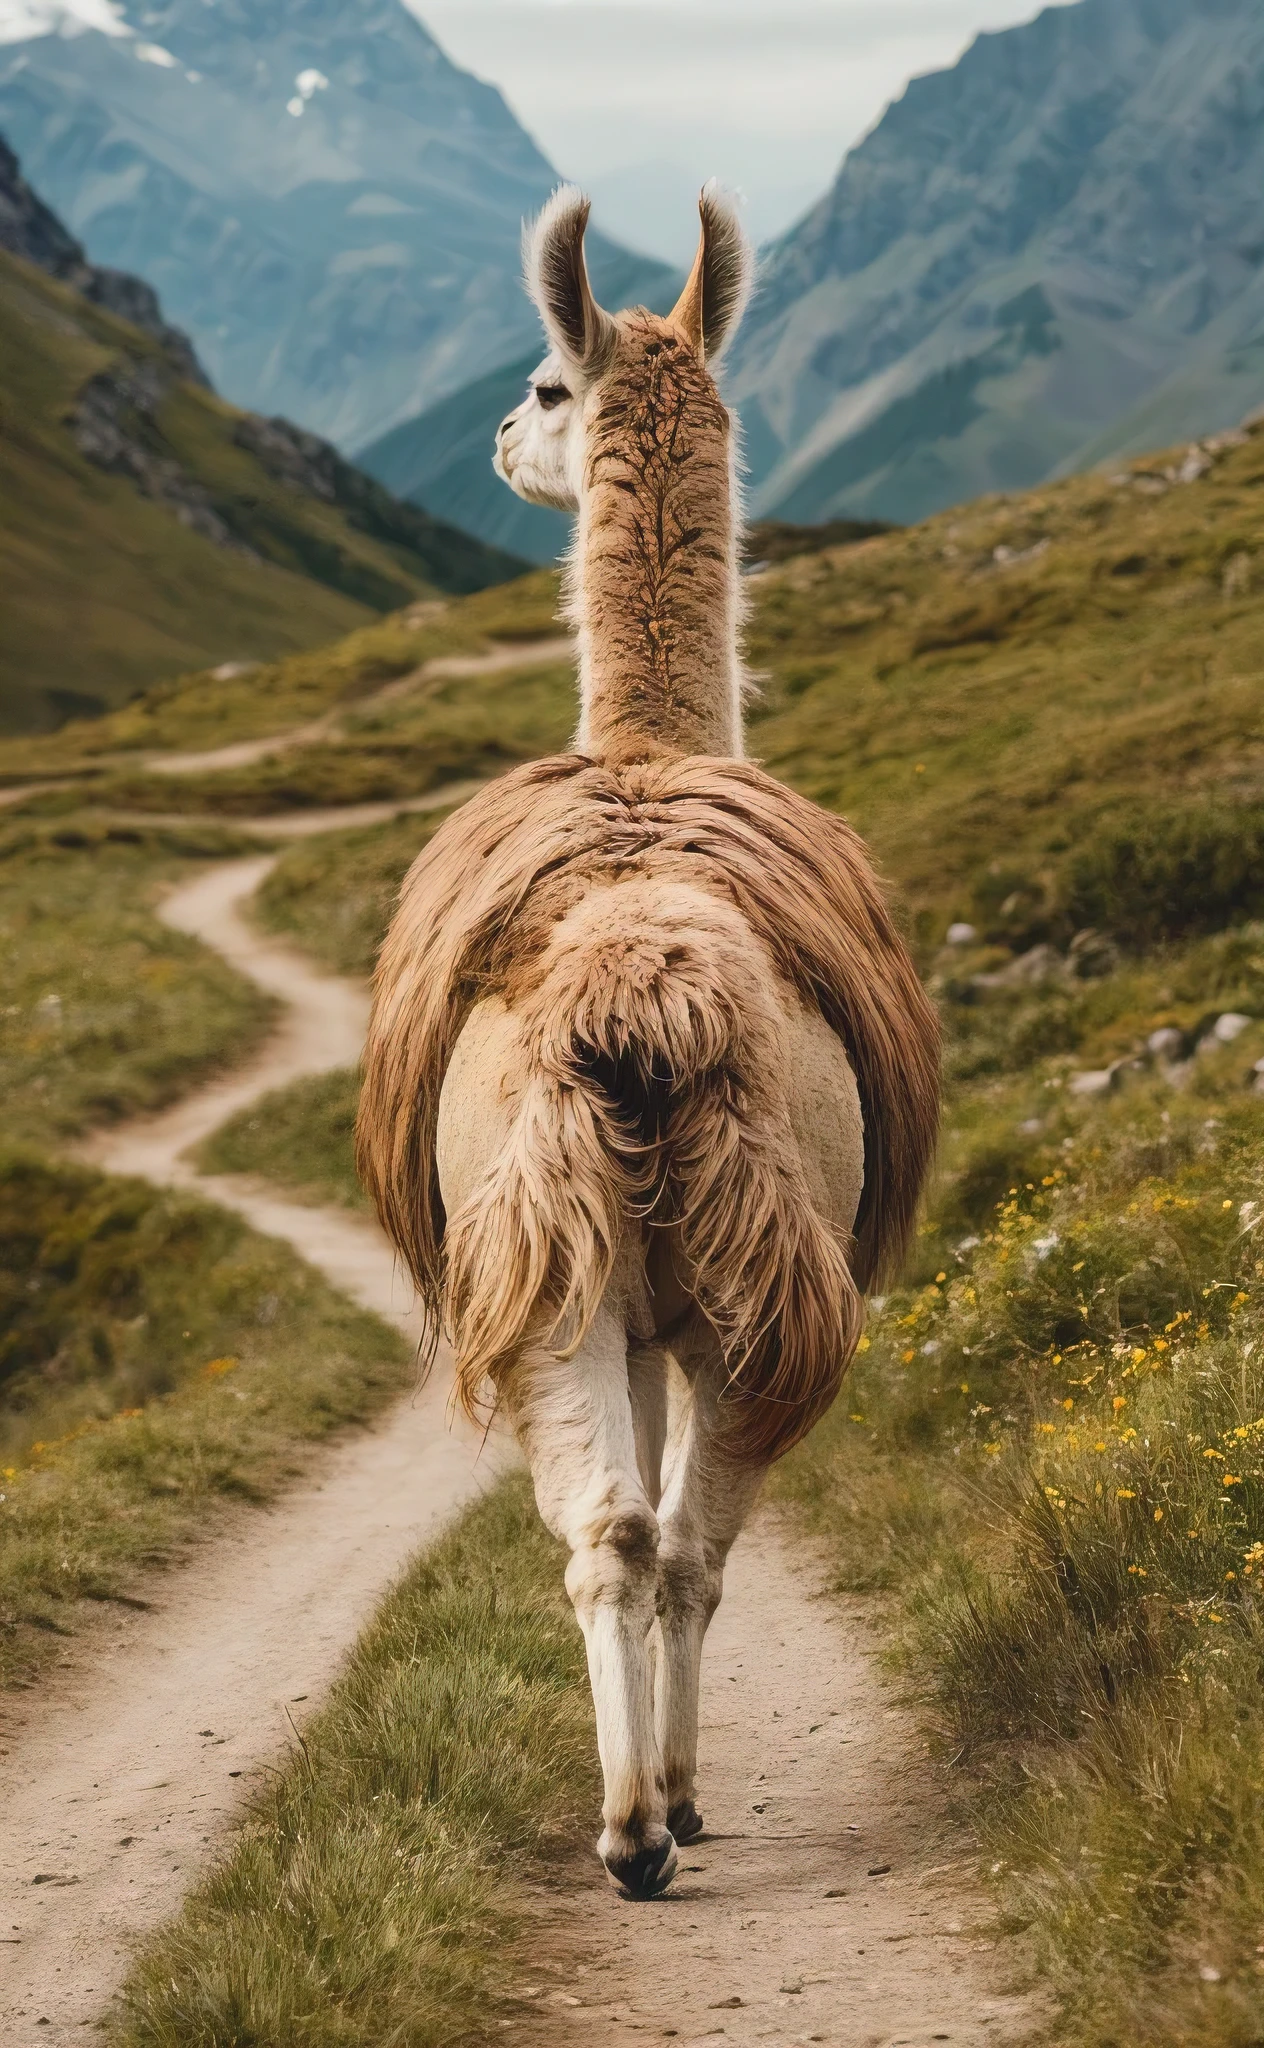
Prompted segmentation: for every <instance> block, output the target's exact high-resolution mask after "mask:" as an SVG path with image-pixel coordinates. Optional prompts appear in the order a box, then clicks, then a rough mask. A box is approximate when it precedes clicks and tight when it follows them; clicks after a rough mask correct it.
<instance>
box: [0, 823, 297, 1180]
mask: <svg viewBox="0 0 1264 2048" xmlns="http://www.w3.org/2000/svg"><path fill="white" fill-rule="evenodd" d="M234 844H235V842H234V840H233V838H232V836H231V834H229V833H226V832H225V831H224V829H223V827H221V826H215V825H211V826H209V827H208V826H203V827H201V828H200V829H199V828H197V827H195V828H193V829H192V830H176V829H172V830H167V829H164V828H159V827H154V828H151V829H148V830H143V831H139V830H133V829H131V828H127V827H120V826H111V825H110V824H108V823H106V822H104V821H101V820H99V819H94V818H93V817H92V816H91V815H90V814H84V815H82V816H81V817H80V818H79V819H77V820H75V821H73V822H67V823H66V824H64V825H62V826H49V827H46V828H42V827H39V826H32V825H27V824H23V823H22V822H21V821H19V820H17V819H13V818H11V819H10V820H9V822H8V824H7V825H3V824H0V935H2V936H3V941H4V953H5V1000H4V1004H3V1007H2V1008H0V1095H2V1096H3V1099H4V1103H5V1119H4V1123H5V1134H6V1136H7V1137H8V1138H10V1139H14V1138H22V1139H26V1140H30V1141H34V1142H38V1143H48V1142H52V1141H57V1140H61V1139H64V1138H67V1137H71V1136H74V1135H75V1134H76V1133H78V1132H80V1131H82V1130H84V1129H85V1128H86V1127H87V1126H88V1125H89V1124H92V1123H99V1122H105V1121H110V1120H112V1119H114V1118H117V1117H120V1116H125V1115H129V1114H132V1113H134V1112H135V1111H137V1110H141V1109H154V1108H157V1107H158V1106H159V1105H160V1104H162V1103H164V1102H167V1101H170V1100H172V1099H173V1098H174V1097H175V1096H176V1095H178V1094H180V1093H181V1092H182V1091H183V1090H185V1089H187V1088H189V1087H191V1086H192V1085H193V1084H194V1083H195V1082H197V1081H198V1080H200V1079H201V1078H203V1077H204V1076H205V1075H207V1074H208V1073H210V1072H212V1071H213V1070H214V1069H215V1068H216V1067H219V1066H223V1065H227V1064H229V1063H231V1062H232V1061H234V1060H237V1059H240V1058H241V1057H243V1056H244V1054H245V1053H246V1052H248V1051H249V1049H250V1047H251V1046H252V1045H253V1044H254V1043H255V1041H256V1040H257V1039H258V1037H259V1036H260V1034H261V1033H262V1032H263V1031H264V1030H265V1029H266V1027H267V1024H268V1021H269V1019H270V1017H271V1015H272V1009H271V1005H270V1004H269V1001H268V999H267V997H266V996H264V995H263V994H262V993H261V992H260V991H259V990H258V989H256V988H255V986H254V984H253V983H252V982H248V981H245V980H243V979H242V978H241V976H239V975H237V974H235V973H234V972H233V971H232V969H231V968H229V967H227V966H225V965H224V963H223V962H222V961H221V960H220V959H219V958H218V956H217V955H215V954H213V953H210V952H208V951H207V950H206V949H205V948H204V947H202V946H199V945H198V944H197V942H196V941H195V940H193V939H189V938H186V937H185V936H184V934H183V933H180V932H175V931H170V930H168V928H167V926H166V925H163V924H160V923H159V921H158V919H157V918H156V917H155V916H154V914H153V908H152V905H153V903H154V900H155V898H156V897H157V895H158V894H159V893H160V892H161V890H162V889H163V888H164V886H166V885H167V884H169V883H170V882H172V881H174V880H177V879H178V878H180V877H181V876H185V875H188V874H190V873H192V872H194V864H195V862H196V861H197V860H198V859H199V858H202V859H205V858H206V857H207V856H208V855H214V854H216V853H221V854H222V853H226V852H231V851H233V850H234Z"/></svg>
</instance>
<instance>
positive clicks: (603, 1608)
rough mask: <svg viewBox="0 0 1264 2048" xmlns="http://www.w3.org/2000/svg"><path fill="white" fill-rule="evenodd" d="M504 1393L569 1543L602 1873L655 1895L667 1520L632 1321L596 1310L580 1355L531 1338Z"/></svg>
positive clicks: (666, 1848)
mask: <svg viewBox="0 0 1264 2048" xmlns="http://www.w3.org/2000/svg"><path fill="white" fill-rule="evenodd" d="M502 1392H503V1395H504V1399H505V1404H506V1406H507V1408H508V1410H509V1413H510V1415H511V1417H512V1420H513V1424H514V1427H515V1429H516V1431H517V1433H518V1437H519V1440H520V1442H521V1444H522V1447H523V1449H524V1451H525V1452H526V1456H527V1461H528V1463H529V1464H530V1467H531V1476H532V1479H533V1481H534V1483H535V1493H536V1500H537V1501H538V1503H539V1507H540V1513H541V1515H542V1516H543V1517H544V1520H545V1521H546V1523H547V1524H548V1526H549V1528H550V1529H552V1530H553V1532H554V1534H555V1535H557V1536H559V1537H560V1538H561V1539H562V1541H563V1542H565V1543H566V1544H567V1545H568V1547H569V1549H570V1553H571V1556H570V1563H569V1565H568V1567H567V1571H566V1589H567V1592H568V1593H569V1594H570V1596H571V1600H572V1602H573V1604H574V1608H575V1614H576V1617H577V1619H578V1621H579V1625H580V1627H581V1629H582V1630H583V1634H584V1644H585V1647H586V1650H587V1653H588V1673H589V1677H590V1679H591V1682H592V1693H593V1705H594V1707H595V1709H596V1716H597V1747H598V1750H599V1752H600V1755H601V1768H602V1772H603V1775H604V1778H605V1802H604V1805H603V1808H602V1815H603V1818H604V1820H605V1829H604V1832H603V1834H602V1837H601V1840H600V1842H599V1844H598V1850H599V1853H600V1855H601V1859H602V1861H603V1863H604V1864H605V1866H606V1871H607V1874H608V1875H609V1877H610V1879H611V1881H612V1882H613V1883H614V1884H617V1885H619V1886H620V1887H621V1888H622V1889H623V1890H624V1891H626V1892H628V1893H630V1894H631V1895H632V1896H633V1897H634V1898H651V1897H652V1896H653V1895H654V1894H655V1893H656V1892H660V1891H662V1890H663V1889H664V1888H665V1887H666V1886H667V1885H668V1884H670V1883H671V1880H672V1878H673V1877H674V1875H675V1872H676V1845H675V1843H674V1841H673V1840H672V1837H671V1835H670V1834H669V1832H668V1830H667V1826H666V1817H667V1800H666V1794H665V1790H664V1785H663V1775H662V1767H661V1764H660V1762H659V1755H658V1744H657V1740H656V1738H655V1732H654V1700H653V1677H652V1669H651V1660H650V1645H649V1633H650V1629H651V1627H652V1625H653V1622H654V1611H655V1590H656V1583H657V1555H658V1519H657V1517H656V1515H655V1513H654V1509H653V1507H652V1505H651V1502H650V1498H649V1495H648V1493H647V1490H646V1486H645V1483H644V1481H643V1479H642V1476H641V1472H640V1470H639V1469H638V1461H637V1447H636V1440H635V1435H634V1430H633V1416H632V1403H631V1400H630V1398H629V1386H628V1369H627V1339H626V1335H625V1331H624V1326H623V1321H622V1318H621V1316H620V1315H618V1314H617V1313H615V1312H614V1311H613V1310H612V1309H611V1308H610V1307H609V1306H608V1305H603V1307H602V1308H601V1309H600V1311H599V1312H598V1314H597V1316H596V1318H595V1320H594V1322H593V1324H592V1327H591V1329H590V1330H589V1332H588V1335H587V1336H586V1337H585V1339H584V1342H583V1343H582V1345H581V1346H580V1348H579V1350H578V1351H577V1352H576V1353H575V1355H574V1357H573V1358H568V1359H564V1358H559V1357H558V1356H557V1353H556V1351H554V1350H551V1349H550V1348H549V1346H548V1344H547V1342H545V1341H543V1340H537V1341H536V1342H535V1343H533V1344H530V1345H528V1346H527V1347H526V1349H525V1350H524V1352H523V1354H522V1355H521V1356H520V1357H519V1358H518V1359H517V1360H516V1361H515V1363H514V1366H513V1368H512V1370H511V1371H510V1372H509V1373H508V1374H507V1375H506V1377H505V1380H504V1384H503V1388H502Z"/></svg>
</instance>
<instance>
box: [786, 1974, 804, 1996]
mask: <svg viewBox="0 0 1264 2048" xmlns="http://www.w3.org/2000/svg"><path fill="white" fill-rule="evenodd" d="M781 1988H782V1990H783V1991H788V1992H790V1994H791V1995H792V1997H795V1998H797V1997H798V1995H799V1993H800V1992H801V1991H802V1989H803V1979H802V1977H783V1978H782V1980H781Z"/></svg>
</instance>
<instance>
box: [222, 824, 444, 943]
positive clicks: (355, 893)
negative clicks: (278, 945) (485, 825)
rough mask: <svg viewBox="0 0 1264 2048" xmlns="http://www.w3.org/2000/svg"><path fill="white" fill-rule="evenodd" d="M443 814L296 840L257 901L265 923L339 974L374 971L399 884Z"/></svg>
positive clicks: (273, 871)
mask: <svg viewBox="0 0 1264 2048" xmlns="http://www.w3.org/2000/svg"><path fill="white" fill-rule="evenodd" d="M445 815H446V814H445V813H444V812H441V811H431V812H429V813H427V814H425V815H424V816H421V817H404V818H392V819H389V820H388V821H387V823H386V824H384V825H369V826H365V827H362V828H359V829H357V830H355V831H352V832H322V833H321V834H320V836H319V837H318V838H315V839H301V840H298V841H296V842H295V843H294V844H293V845H291V846H288V847H286V849H285V851H284V852H283V853H282V855H281V857H280V859H279V860H278V862H277V864H276V866H275V867H274V868H273V870H272V872H271V874H270V875H269V876H268V877H267V879H266V881H265V882H264V884H263V887H262V888H261V889H260V891H259V894H258V896H257V897H256V898H255V912H256V915H257V916H258V918H259V921H260V923H262V924H264V925H266V927H267V929H268V930H269V931H273V932H279V933H281V934H282V936H283V937H285V938H290V939H294V940H296V941H297V943H298V944H299V945H300V946H302V947H303V948H304V949H305V950H306V951H307V952H310V953H311V954H312V955H313V956H314V957H315V958H316V959H317V960H319V961H320V962H321V963H322V965H324V966H326V967H331V968H333V969H334V971H335V972H336V973H338V974H358V975H367V974H369V973H371V972H372V969H373V963H374V961H375V960H376V959H377V952H378V947H379V946H380V945H381V943H382V940H383V938H384V937H385V934H386V927H387V925H388V924H389V923H390V920H391V914H392V912H393V910H394V908H395V899H396V897H397V896H398V894H399V887H400V883H401V882H402V881H403V879H404V876H405V875H406V874H407V873H408V870H409V868H410V867H411V866H412V863H413V861H414V860H415V859H416V857H417V855H418V853H420V851H421V849H422V847H423V846H424V845H425V844H426V841H427V840H428V839H429V838H430V837H431V836H432V834H433V833H434V832H435V831H436V830H437V829H438V827H439V825H440V824H441V823H442V821H443V818H444V816H445Z"/></svg>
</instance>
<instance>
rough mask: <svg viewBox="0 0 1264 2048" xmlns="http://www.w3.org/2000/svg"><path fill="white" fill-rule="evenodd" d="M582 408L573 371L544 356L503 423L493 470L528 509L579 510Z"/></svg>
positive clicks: (582, 433) (568, 366)
mask: <svg viewBox="0 0 1264 2048" xmlns="http://www.w3.org/2000/svg"><path fill="white" fill-rule="evenodd" d="M583 411H584V408H583V404H582V397H581V393H580V391H579V389H578V377H577V373H576V371H575V369H574V367H573V366H572V365H571V364H569V363H564V362H563V361H562V358H561V356H560V355H558V354H553V355H548V356H546V357H545V359H544V361H543V362H542V363H541V364H540V367H539V369H538V370H536V371H535V372H534V374H533V376H532V378H531V384H530V388H529V390H528V392H527V395H526V397H525V398H524V399H523V401H522V404H521V405H519V406H517V407H515V409H514V411H513V412H511V413H510V415H509V417H508V419H506V420H504V421H503V422H502V423H501V426H500V428H499V429H498V431H497V434H496V453H495V455H494V456H493V458H492V467H493V469H494V470H495V471H496V474H497V476H498V477H501V478H503V480H504V481H505V483H507V484H508V485H509V488H510V490H512V491H516V492H517V494H518V496H519V497H520V498H525V499H526V500H527V503H528V504H529V505H550V506H552V507H553V509H554V510H555V511H558V512H577V511H578V510H579V483H580V477H581V475H582V470H583V453H584V430H583Z"/></svg>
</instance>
